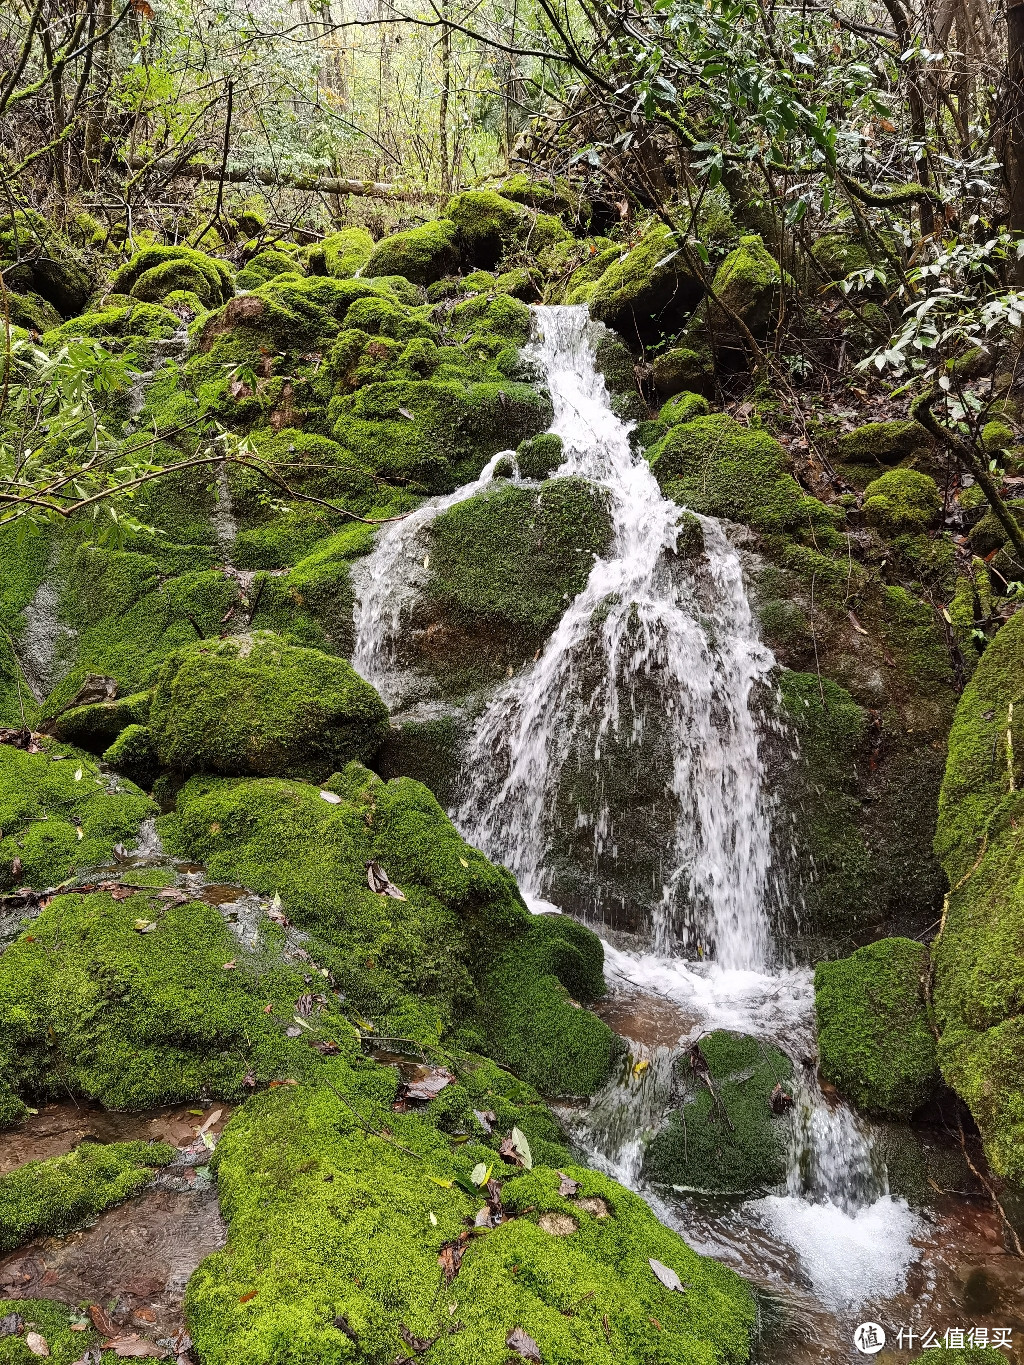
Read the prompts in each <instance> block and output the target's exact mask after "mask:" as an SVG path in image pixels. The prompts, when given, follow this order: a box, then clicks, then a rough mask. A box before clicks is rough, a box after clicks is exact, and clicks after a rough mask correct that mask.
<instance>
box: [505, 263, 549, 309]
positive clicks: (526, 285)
mask: <svg viewBox="0 0 1024 1365" xmlns="http://www.w3.org/2000/svg"><path fill="white" fill-rule="evenodd" d="M494 288H495V289H496V290H497V292H498V293H499V294H511V296H512V297H513V298H514V299H521V300H522V301H523V303H537V302H539V300H540V298H541V295H542V293H543V289H544V276H543V275H542V274H541V272H540V271H539V270H537V269H534V268H532V267H530V266H518V267H517V268H516V269H515V270H506V271H504V272H503V274H501V275H499V276H498V278H497V279H496V280H495V281H494Z"/></svg>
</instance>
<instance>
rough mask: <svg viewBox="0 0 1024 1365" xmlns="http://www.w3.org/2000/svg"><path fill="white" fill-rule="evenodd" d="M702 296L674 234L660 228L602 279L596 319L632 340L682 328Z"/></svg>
mask: <svg viewBox="0 0 1024 1365" xmlns="http://www.w3.org/2000/svg"><path fill="white" fill-rule="evenodd" d="M702 293H703V289H702V287H701V285H700V283H699V282H698V280H697V279H696V278H695V277H694V276H693V275H691V274H690V273H689V272H688V270H687V268H686V266H685V264H684V263H683V260H682V258H681V256H680V255H679V252H678V244H677V243H676V240H675V237H674V236H673V234H672V232H671V231H670V230H669V229H668V228H667V227H664V226H663V225H661V224H658V225H657V226H655V227H652V228H649V229H648V230H647V231H646V232H645V233H644V235H643V236H642V237H641V238H640V240H639V241H638V242H637V243H636V245H635V246H633V247H632V248H631V249H630V251H629V252H628V253H627V255H626V256H625V259H623V260H621V261H616V262H614V263H613V264H611V265H609V266H608V268H607V269H606V270H605V271H604V273H603V274H602V275H601V277H600V279H599V280H598V282H597V286H596V288H595V289H594V292H593V293H592V294H591V296H590V315H591V317H593V318H596V319H597V320H598V321H599V322H606V323H608V325H609V326H610V327H614V328H616V329H617V330H618V331H619V332H621V333H622V335H623V336H625V337H627V338H628V339H629V340H630V342H632V340H633V339H634V338H636V337H638V336H639V337H641V338H645V337H647V336H649V335H651V334H652V333H656V332H657V331H658V330H659V329H660V330H664V331H667V330H669V329H671V328H672V327H674V326H676V325H678V323H679V322H680V321H681V320H682V319H683V318H684V317H685V315H686V314H687V313H688V312H689V311H690V309H691V308H692V307H693V306H694V304H696V303H697V302H698V301H699V300H700V297H701V294H702Z"/></svg>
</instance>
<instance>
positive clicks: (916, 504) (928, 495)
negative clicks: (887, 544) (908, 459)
mask: <svg viewBox="0 0 1024 1365" xmlns="http://www.w3.org/2000/svg"><path fill="white" fill-rule="evenodd" d="M941 508H942V493H941V491H940V489H939V486H938V484H937V483H936V482H935V480H934V479H933V478H931V477H930V476H929V475H927V474H922V473H920V472H919V471H918V470H916V469H890V470H889V471H888V472H887V473H885V474H883V475H882V476H881V478H878V479H875V480H874V481H873V482H871V483H869V484H868V486H867V488H866V489H865V490H864V516H865V519H866V521H867V523H868V525H869V526H875V527H877V528H878V530H880V531H881V532H882V533H883V534H884V535H889V536H900V535H915V534H917V533H919V532H921V531H924V530H927V528H928V527H929V526H930V525H931V524H932V522H934V521H935V519H936V517H937V516H938V515H939V512H940V510H941Z"/></svg>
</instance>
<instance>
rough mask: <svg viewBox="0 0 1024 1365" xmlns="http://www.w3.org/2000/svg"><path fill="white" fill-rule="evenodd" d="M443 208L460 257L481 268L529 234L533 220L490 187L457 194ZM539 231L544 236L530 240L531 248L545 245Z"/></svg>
mask: <svg viewBox="0 0 1024 1365" xmlns="http://www.w3.org/2000/svg"><path fill="white" fill-rule="evenodd" d="M447 212H448V217H449V218H450V219H451V221H452V223H453V224H454V225H455V230H456V233H457V234H458V241H459V245H460V248H461V250H462V256H463V259H464V260H466V261H467V262H472V263H473V264H474V265H475V266H477V267H478V268H482V269H484V270H490V269H492V268H493V267H494V266H495V265H497V263H498V261H499V260H500V259H501V258H502V256H504V255H505V254H506V253H507V252H508V251H509V249H510V248H511V247H512V246H513V245H514V244H515V243H517V242H518V241H520V240H523V239H525V238H527V237H528V236H529V235H530V233H531V229H534V228H535V224H536V215H534V214H531V213H530V212H529V210H527V209H525V208H523V207H522V205H520V204H515V203H513V202H512V201H511V200H510V199H504V198H503V197H502V196H501V195H500V194H495V192H494V191H493V190H466V191H464V192H463V193H462V194H457V195H455V197H454V198H453V199H452V200H451V201H450V202H449V204H448V210H447ZM559 228H561V224H559ZM562 231H563V232H564V229H562ZM541 235H542V237H544V240H538V241H535V242H534V243H533V247H534V249H535V250H537V249H539V248H540V247H541V246H543V245H546V242H547V240H548V238H547V237H546V236H545V235H544V234H541ZM565 235H568V234H567V233H566V234H565Z"/></svg>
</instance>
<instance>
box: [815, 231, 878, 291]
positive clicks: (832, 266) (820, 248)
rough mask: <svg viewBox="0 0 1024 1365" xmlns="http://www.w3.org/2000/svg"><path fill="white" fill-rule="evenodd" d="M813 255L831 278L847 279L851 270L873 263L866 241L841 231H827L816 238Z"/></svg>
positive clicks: (861, 268) (860, 268)
mask: <svg viewBox="0 0 1024 1365" xmlns="http://www.w3.org/2000/svg"><path fill="white" fill-rule="evenodd" d="M811 255H812V256H813V257H814V259H815V261H816V262H817V263H818V265H819V267H820V268H821V269H822V271H824V273H825V274H826V275H827V276H828V278H829V279H830V280H845V279H846V277H847V275H849V274H850V272H851V271H853V270H863V269H864V267H865V266H867V265H870V264H871V257H870V256H869V255H868V251H867V248H866V247H865V246H864V243H863V242H862V241H861V240H860V239H859V238H857V237H848V236H846V235H845V234H844V233H841V232H826V233H824V234H823V235H822V236H820V237H818V238H816V239H815V241H814V245H813V246H812V247H811Z"/></svg>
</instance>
